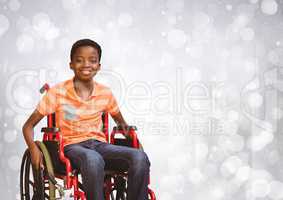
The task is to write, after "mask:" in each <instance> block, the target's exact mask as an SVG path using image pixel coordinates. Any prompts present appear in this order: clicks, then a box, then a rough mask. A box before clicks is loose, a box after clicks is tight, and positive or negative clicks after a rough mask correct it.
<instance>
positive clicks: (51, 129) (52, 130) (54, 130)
mask: <svg viewBox="0 0 283 200" xmlns="http://www.w3.org/2000/svg"><path fill="white" fill-rule="evenodd" d="M59 131H60V128H58V127H44V128H41V132H45V133H57V132H59Z"/></svg>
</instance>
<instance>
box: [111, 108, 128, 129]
mask: <svg viewBox="0 0 283 200" xmlns="http://www.w3.org/2000/svg"><path fill="white" fill-rule="evenodd" d="M111 117H112V118H113V119H114V121H115V123H116V124H117V125H118V126H120V127H122V129H123V130H126V129H127V127H128V124H127V122H126V121H125V119H124V117H123V115H122V113H121V112H120V111H119V112H118V113H115V115H111Z"/></svg>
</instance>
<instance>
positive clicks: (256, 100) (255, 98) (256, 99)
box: [248, 92, 263, 108]
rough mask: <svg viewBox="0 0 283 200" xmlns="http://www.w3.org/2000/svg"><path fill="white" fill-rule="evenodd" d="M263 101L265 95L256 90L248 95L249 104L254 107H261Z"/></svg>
mask: <svg viewBox="0 0 283 200" xmlns="http://www.w3.org/2000/svg"><path fill="white" fill-rule="evenodd" d="M262 103H263V97H262V95H261V94H259V93H257V92H254V93H251V94H250V95H249V97H248V104H249V105H250V107H252V108H259V107H260V106H261V105H262Z"/></svg>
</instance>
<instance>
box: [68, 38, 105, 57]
mask: <svg viewBox="0 0 283 200" xmlns="http://www.w3.org/2000/svg"><path fill="white" fill-rule="evenodd" d="M83 46H90V47H93V48H94V49H96V50H97V52H98V59H99V61H100V59H101V53H102V50H101V47H100V45H99V44H98V43H97V42H95V41H93V40H90V39H81V40H78V41H76V42H75V43H74V44H73V46H72V49H71V54H70V58H71V61H72V60H73V57H74V54H75V53H76V50H77V49H78V48H80V47H83Z"/></svg>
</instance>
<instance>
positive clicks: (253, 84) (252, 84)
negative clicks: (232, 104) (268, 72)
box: [245, 78, 260, 91]
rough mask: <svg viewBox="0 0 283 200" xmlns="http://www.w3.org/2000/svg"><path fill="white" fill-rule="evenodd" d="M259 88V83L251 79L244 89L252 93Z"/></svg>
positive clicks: (257, 80) (256, 79)
mask: <svg viewBox="0 0 283 200" xmlns="http://www.w3.org/2000/svg"><path fill="white" fill-rule="evenodd" d="M259 86H260V81H259V79H258V78H255V79H253V80H252V81H250V82H249V83H248V84H247V85H246V86H245V89H246V90H249V91H252V90H256V89H258V88H259Z"/></svg>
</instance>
